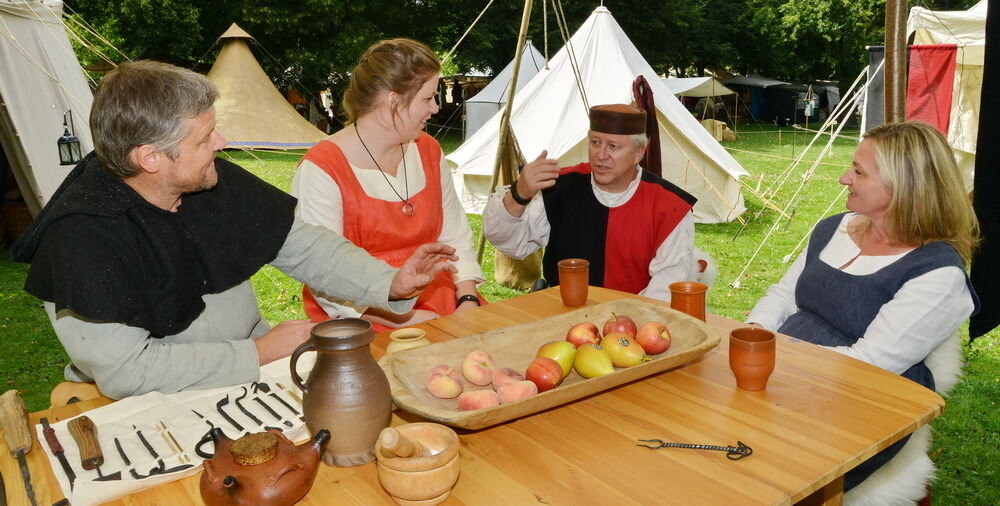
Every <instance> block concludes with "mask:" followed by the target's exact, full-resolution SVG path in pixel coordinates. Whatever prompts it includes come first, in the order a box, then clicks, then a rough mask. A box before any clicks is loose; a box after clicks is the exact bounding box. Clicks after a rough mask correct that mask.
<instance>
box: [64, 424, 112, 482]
mask: <svg viewBox="0 0 1000 506" xmlns="http://www.w3.org/2000/svg"><path fill="white" fill-rule="evenodd" d="M66 428H67V429H68V430H69V433H70V435H72V436H73V441H75V442H76V446H77V448H78V449H79V450H80V465H81V466H82V467H83V468H84V469H86V470H88V471H90V470H96V471H97V478H95V479H94V480H93V481H114V480H120V479H122V473H121V471H115V472H114V473H111V474H109V475H105V474H104V473H102V472H101V466H103V465H104V452H103V451H102V450H101V441H100V439H98V437H97V426H96V425H94V421H93V420H91V419H90V417H89V416H87V415H83V416H79V417H76V418H74V419H72V420H70V421H69V423H67V424H66Z"/></svg>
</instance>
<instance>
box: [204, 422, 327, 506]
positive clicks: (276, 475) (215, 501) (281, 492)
mask: <svg viewBox="0 0 1000 506" xmlns="http://www.w3.org/2000/svg"><path fill="white" fill-rule="evenodd" d="M209 434H210V435H211V437H212V440H213V441H214V442H215V455H214V456H213V457H212V458H211V459H209V460H206V461H205V462H204V463H203V466H204V470H205V472H204V473H202V475H201V482H200V485H199V488H200V491H201V498H202V500H203V501H205V504H207V505H209V506H243V505H246V506H250V505H254V506H288V505H292V504H295V503H296V502H298V501H299V500H300V499H302V498H303V497H304V496H305V495H306V494H307V493H308V492H309V489H310V488H312V484H313V481H314V480H315V479H316V470H317V468H318V467H319V455H320V453H321V452H322V451H323V447H324V446H326V444H327V441H328V440H329V438H330V434H329V433H328V432H325V431H321V432H318V433H316V436H315V437H313V439H312V441H311V442H309V443H306V444H303V445H301V446H295V445H294V444H292V442H291V441H289V440H288V438H286V437H285V436H284V434H282V433H280V432H274V434H275V436H276V438H274V439H275V440H276V441H277V448H276V451H274V452H273V453H272V455H270V456H269V457H265V458H263V459H262V460H263V462H258V463H254V464H245V463H244V464H241V463H239V462H237V461H236V460H235V459H234V457H233V454H232V453H231V449H232V447H233V443H234V441H233V440H232V439H229V438H228V437H226V435H225V434H224V433H223V432H222V429H220V428H218V427H215V428H214V429H212V431H211V432H210V433H209ZM272 450H273V448H272Z"/></svg>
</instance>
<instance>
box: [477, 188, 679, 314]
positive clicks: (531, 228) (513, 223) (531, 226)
mask: <svg viewBox="0 0 1000 506" xmlns="http://www.w3.org/2000/svg"><path fill="white" fill-rule="evenodd" d="M639 176H640V169H638V168H636V177H635V179H633V180H632V182H631V183H630V184H629V186H628V189H626V190H625V191H624V192H622V193H609V192H606V191H604V190H601V189H600V188H598V187H597V185H596V184H595V183H594V178H593V177H591V179H590V186H591V189H592V190H593V191H594V196H595V197H597V201H598V202H600V203H601V204H602V205H604V206H606V207H612V208H613V207H618V206H621V205H624V204H625V203H627V202H628V201H629V200H630V199H631V198H632V196H633V195H635V192H636V190H637V189H638V188H639V182H640V181H641V179H642V178H641V177H639ZM507 191H508V187H506V186H502V187H498V188H497V190H496V191H495V192H494V193H493V195H491V196H490V198H489V200H487V202H486V207H485V208H484V209H483V233H484V234H486V238H487V239H489V240H490V242H492V243H493V245H494V246H496V247H497V249H498V250H500V251H502V252H503V253H504V254H505V255H507V256H510V257H514V258H524V257H526V256H528V255H530V254H531V253H533V252H534V251H535V250H537V249H538V248H541V247H543V246H545V245H546V244H548V242H549V233H550V232H551V229H550V228H549V220H548V217H547V216H546V214H545V203H544V202H543V200H542V196H541V193H540V192H539V193H538V194H536V195H535V196H534V197H533V198H532V199H531V202H529V203H528V205H527V207H526V208H525V209H524V214H522V215H521V217H520V218H515V217H514V216H511V215H510V213H509V212H507V208H506V207H504V205H503V196H504V195H505V194H506V193H507ZM693 265H695V264H694V217H693V215H692V213H690V212H689V213H687V214H686V215H685V216H684V218H682V219H681V221H680V223H678V224H677V227H675V228H674V231H673V232H671V233H670V235H668V236H667V238H666V239H664V240H663V242H662V243H660V246H659V247H658V248H657V249H656V255H655V256H654V257H653V260H652V261H651V262H650V263H649V276H650V280H649V284H648V285H646V288H644V289H643V290H642V291H641V292H639V295H644V296H646V297H650V298H653V299H659V300H663V301H668V302H669V301H670V289H669V288H668V287H669V286H670V284H671V283H676V282H678V281H688V280H691V279H694V278H693V277H692V276H694V274H695V273H694V271H693V269H692V267H693Z"/></svg>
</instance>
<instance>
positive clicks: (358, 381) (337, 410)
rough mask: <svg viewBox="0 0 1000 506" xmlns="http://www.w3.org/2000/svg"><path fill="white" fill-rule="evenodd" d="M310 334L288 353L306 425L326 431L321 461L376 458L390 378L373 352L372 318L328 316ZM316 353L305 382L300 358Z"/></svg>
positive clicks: (334, 463)
mask: <svg viewBox="0 0 1000 506" xmlns="http://www.w3.org/2000/svg"><path fill="white" fill-rule="evenodd" d="M311 334H312V335H311V337H310V338H309V340H308V341H306V342H304V343H302V344H301V345H300V346H299V347H298V348H296V349H295V352H294V353H292V357H291V372H292V381H294V382H295V384H296V385H297V386H298V387H299V388H300V389H302V407H303V411H304V412H305V413H304V414H305V417H306V426H308V427H309V430H310V431H311V432H312V433H313V434H315V433H317V432H318V431H320V430H323V429H326V430H328V431H330V444H329V445H328V446H327V448H326V451H325V452H323V462H324V463H326V464H327V465H332V466H342V467H347V466H357V465H361V464H364V463H366V462H370V461H371V460H373V459H374V458H375V440H376V439H378V435H379V432H381V431H382V429H384V428H386V427H388V426H389V420H390V417H391V416H392V397H391V396H390V392H389V380H387V379H386V377H385V373H384V372H382V368H381V367H379V365H378V363H377V362H375V358H374V357H372V354H371V350H370V348H369V344H370V343H371V342H372V340H374V339H375V334H374V332H372V326H371V323H369V322H368V321H365V320H362V319H360V318H344V319H341V320H330V321H327V322H323V323H320V324H317V325H316V326H315V327H313V329H312V332H311ZM310 351H315V352H316V353H317V357H316V365H315V366H313V369H312V371H311V372H310V373H309V379H308V380H306V381H305V383H304V384H303V382H302V378H301V377H299V375H298V373H297V372H296V370H295V365H296V363H297V362H298V359H299V357H300V356H301V355H302V354H303V353H306V352H310Z"/></svg>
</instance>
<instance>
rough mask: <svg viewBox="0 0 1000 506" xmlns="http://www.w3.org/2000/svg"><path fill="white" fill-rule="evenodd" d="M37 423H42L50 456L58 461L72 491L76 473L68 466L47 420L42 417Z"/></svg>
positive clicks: (64, 453) (54, 432)
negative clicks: (50, 451)
mask: <svg viewBox="0 0 1000 506" xmlns="http://www.w3.org/2000/svg"><path fill="white" fill-rule="evenodd" d="M38 421H39V422H41V423H42V434H43V435H44V436H45V441H46V442H47V443H48V444H49V449H50V450H52V454H53V455H55V456H56V459H58V460H59V465H61V466H62V469H63V473H66V479H67V480H69V489H70V490H73V482H75V481H76V472H74V471H73V466H71V465H69V461H68V460H66V452H65V451H64V450H63V447H62V445H61V444H59V439H58V438H56V431H55V429H53V428H52V427H50V426H49V419H48V418H46V417H44V416H43V417H42V418H41V419H40V420H38Z"/></svg>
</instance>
